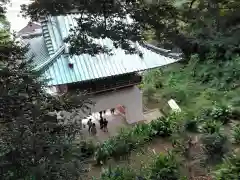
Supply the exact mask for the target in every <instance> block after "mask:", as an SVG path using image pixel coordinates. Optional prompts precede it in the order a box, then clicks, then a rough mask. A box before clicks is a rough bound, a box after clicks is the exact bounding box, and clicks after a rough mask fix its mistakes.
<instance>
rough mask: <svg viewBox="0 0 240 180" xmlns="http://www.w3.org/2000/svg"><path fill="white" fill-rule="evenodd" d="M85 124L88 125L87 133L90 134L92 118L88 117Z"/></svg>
mask: <svg viewBox="0 0 240 180" xmlns="http://www.w3.org/2000/svg"><path fill="white" fill-rule="evenodd" d="M87 125H88V133H89V134H90V132H91V128H92V125H93V123H92V119H89V120H88V122H87Z"/></svg>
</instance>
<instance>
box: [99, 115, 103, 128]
mask: <svg viewBox="0 0 240 180" xmlns="http://www.w3.org/2000/svg"><path fill="white" fill-rule="evenodd" d="M103 122H104V120H103V117H100V120H99V124H100V129H103Z"/></svg>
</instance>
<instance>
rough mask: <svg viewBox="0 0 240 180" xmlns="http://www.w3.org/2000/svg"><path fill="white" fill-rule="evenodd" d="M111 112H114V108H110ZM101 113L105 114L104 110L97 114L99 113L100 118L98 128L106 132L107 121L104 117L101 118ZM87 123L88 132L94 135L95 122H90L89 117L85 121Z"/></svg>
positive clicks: (95, 131)
mask: <svg viewBox="0 0 240 180" xmlns="http://www.w3.org/2000/svg"><path fill="white" fill-rule="evenodd" d="M110 111H111V114H114V111H115V109H114V108H112V109H111V110H110ZM103 114H104V115H105V114H106V110H104V111H100V112H99V115H100V120H99V124H100V129H101V130H103V131H104V132H108V127H107V126H108V121H107V119H106V118H103ZM87 125H88V132H89V134H91V135H93V136H95V135H96V134H97V128H96V124H95V123H92V119H89V120H88V122H87Z"/></svg>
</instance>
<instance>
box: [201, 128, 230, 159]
mask: <svg viewBox="0 0 240 180" xmlns="http://www.w3.org/2000/svg"><path fill="white" fill-rule="evenodd" d="M201 140H202V144H203V146H202V148H203V152H204V154H205V155H206V162H207V163H215V162H219V161H221V160H222V158H223V156H224V155H225V154H226V153H227V152H229V150H230V148H229V145H230V144H229V141H228V138H227V136H225V135H221V134H219V133H214V134H205V135H203V137H202V138H201Z"/></svg>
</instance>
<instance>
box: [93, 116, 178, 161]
mask: <svg viewBox="0 0 240 180" xmlns="http://www.w3.org/2000/svg"><path fill="white" fill-rule="evenodd" d="M176 119H177V116H176V115H175V114H172V115H170V116H169V117H167V118H164V117H161V118H158V119H156V120H153V121H152V122H151V123H150V124H137V125H135V127H133V128H131V129H122V130H121V132H120V133H119V134H118V135H117V136H113V137H111V138H110V139H108V140H106V141H105V142H104V143H103V144H101V145H99V147H97V150H96V153H95V158H96V161H97V164H103V163H105V162H106V160H107V159H108V158H110V157H113V158H114V159H116V160H117V159H119V158H121V157H124V156H127V155H129V153H130V152H131V151H132V150H133V149H136V148H138V147H139V146H142V145H144V144H145V143H146V142H148V141H150V140H152V138H154V137H157V136H158V137H159V136H160V137H168V136H170V135H171V134H172V132H173V131H174V128H176V121H177V120H176Z"/></svg>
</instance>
